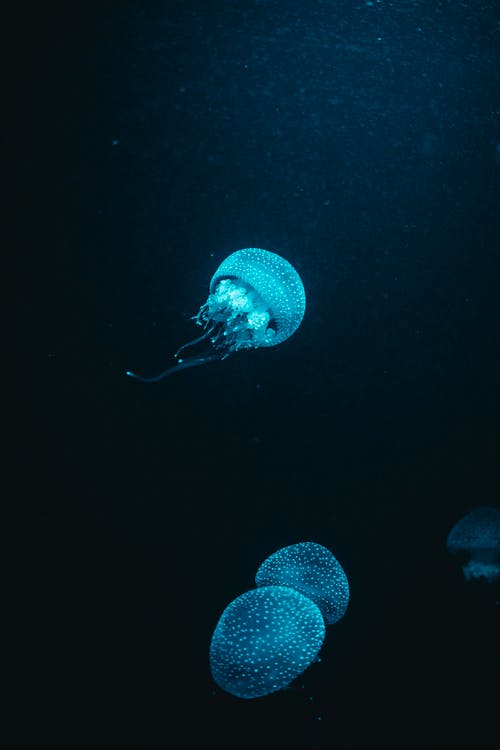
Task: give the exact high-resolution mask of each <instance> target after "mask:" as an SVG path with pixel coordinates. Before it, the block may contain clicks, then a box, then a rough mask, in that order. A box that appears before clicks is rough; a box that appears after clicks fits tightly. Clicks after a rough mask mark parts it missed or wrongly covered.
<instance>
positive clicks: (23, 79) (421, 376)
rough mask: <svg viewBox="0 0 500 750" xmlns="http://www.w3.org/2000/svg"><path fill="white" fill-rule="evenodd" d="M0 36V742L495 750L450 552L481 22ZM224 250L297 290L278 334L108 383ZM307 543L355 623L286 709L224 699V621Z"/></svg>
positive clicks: (463, 502) (34, 17) (457, 504)
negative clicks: (7, 289)
mask: <svg viewBox="0 0 500 750" xmlns="http://www.w3.org/2000/svg"><path fill="white" fill-rule="evenodd" d="M19 10H20V11H21V13H20V17H18V18H17V19H16V21H11V22H10V21H9V22H8V23H6V24H5V33H6V35H7V36H8V42H9V44H8V45H7V48H8V52H9V55H8V66H7V68H6V71H7V73H8V76H7V78H8V81H7V83H6V87H5V90H4V95H5V101H7V102H9V103H10V102H12V105H11V106H8V107H7V108H6V109H7V110H8V114H6V119H7V120H8V121H9V122H12V124H13V125H14V128H13V129H12V131H11V132H10V131H9V136H8V140H7V146H8V156H9V157H10V158H9V159H8V161H9V163H12V164H13V166H14V170H13V172H12V178H11V182H10V184H9V199H8V200H6V202H5V204H4V205H5V207H6V208H7V209H8V212H9V214H10V215H9V218H13V219H14V227H15V231H14V232H13V233H12V239H11V242H10V244H9V247H10V257H11V258H15V260H17V261H19V265H20V282H19V283H18V284H12V286H13V287H15V289H13V291H15V293H16V294H15V304H14V306H13V307H12V315H11V317H10V318H9V322H10V323H11V324H12V325H9V326H8V328H9V330H13V331H14V337H13V343H14V344H15V347H16V352H15V355H16V358H15V359H13V360H12V363H13V365H15V366H13V367H9V368H6V369H8V370H9V372H11V373H12V375H13V376H14V377H13V384H12V388H9V389H8V390H7V391H6V393H5V395H6V409H5V411H6V414H7V413H9V414H10V413H12V414H13V415H14V417H15V418H14V420H13V422H12V424H11V425H10V424H9V426H8V437H9V444H10V446H12V447H13V449H14V450H13V452H12V456H13V458H12V460H11V459H10V458H8V460H9V463H10V464H11V465H12V467H13V468H14V470H15V475H14V476H15V481H14V482H12V483H10V484H9V486H8V488H7V491H6V496H7V499H8V502H7V504H6V506H5V507H6V509H7V514H6V521H5V523H4V524H3V527H4V531H5V534H4V538H5V544H4V549H5V550H6V551H7V557H6V564H5V566H4V572H6V573H7V575H6V576H5V578H6V583H5V586H4V592H5V596H4V605H5V608H4V616H3V619H4V623H5V624H6V628H7V629H6V636H5V638H4V644H5V655H6V658H5V659H4V663H5V669H4V670H3V673H4V680H5V686H6V688H7V692H8V695H9V700H8V701H7V703H6V704H4V721H3V726H4V729H3V732H4V734H5V735H6V736H7V733H11V732H12V733H11V734H10V739H9V741H8V742H6V743H4V744H5V746H6V747H14V746H20V747H25V746H26V743H27V742H28V741H29V742H32V741H33V737H35V738H37V740H38V741H40V742H41V741H43V742H44V743H45V742H50V743H51V744H52V746H61V747H66V748H68V747H69V748H72V747H79V746H85V747H89V746H92V747H118V746H120V745H121V746H123V745H126V746H128V745H130V746H133V747H147V748H149V747H151V748H155V747H177V746H179V747H203V746H214V747H228V748H234V747H238V748H240V747H247V746H248V747H253V746H255V745H257V746H261V747H283V748H284V747H293V748H295V747H296V748H310V747H311V748H330V747H338V748H373V747H387V746H390V745H393V746H397V747H413V746H415V747H447V746H453V747H464V748H465V747H467V748H470V747H479V746H482V745H483V744H484V743H485V742H487V741H490V740H491V739H492V738H494V726H495V714H496V712H497V709H498V681H497V674H498V645H497V632H498V606H497V601H498V598H499V594H498V591H497V590H495V587H491V586H486V585H476V586H466V585H465V583H464V580H463V576H462V572H461V569H460V565H459V562H458V561H457V560H455V559H453V558H450V557H449V556H448V555H447V553H446V549H445V541H446V536H447V534H448V532H449V529H450V528H451V526H452V525H453V523H455V521H456V520H458V518H460V516H461V515H463V514H464V513H466V512H468V511H469V510H471V509H472V508H473V507H475V506H477V505H495V504H498V492H499V468H498V458H499V457H498V439H499V391H498V383H499V382H500V378H499V375H500V350H499V343H498V326H499V322H500V321H499V307H500V305H499V299H498V288H499V281H500V260H499V251H498V237H499V229H500V218H499V217H500V212H499V210H498V203H499V196H500V193H499V182H498V178H499V164H500V156H499V154H500V145H499V143H500V138H499V133H498V115H499V112H500V101H499V97H498V91H499V83H500V75H499V40H498V33H499V32H498V21H499V16H498V11H497V9H496V4H495V3H494V2H475V1H473V0H468V1H467V2H464V3H457V2H448V1H443V2H432V3H426V2H419V1H418V0H417V1H414V2H407V1H405V0H402V1H401V2H383V1H381V2H376V1H374V2H373V4H367V3H366V2H356V0H354V2H352V1H351V2H344V1H341V2H333V1H332V0H323V1H321V0H311V2H308V3H305V2H299V1H298V0H289V1H288V2H274V1H273V0H252V1H250V0H242V2H237V3H230V2H227V0H218V1H215V2H202V0H186V1H185V2H182V3H181V2H168V1H164V2H144V3H139V2H128V1H127V0H124V2H120V3H118V2H116V3H111V2H107V3H106V2H103V3H99V4H92V3H85V4H83V3H82V4H78V3H76V4H75V3H72V4H67V5H66V6H47V5H44V6H43V7H40V6H38V5H37V6H35V7H31V6H28V5H21V6H19ZM251 246H256V247H264V248H266V249H269V250H272V251H274V252H277V253H279V254H281V255H283V256H284V257H286V258H287V259H288V260H289V261H290V262H291V263H292V264H293V265H294V266H295V267H296V269H297V270H298V272H299V273H300V275H301V277H302V280H303V282H304V286H305V289H306V294H307V310H306V316H305V319H304V321H303V323H302V325H301V327H300V328H299V330H298V331H297V332H296V333H295V334H294V336H293V337H292V338H291V339H290V340H289V341H287V342H285V343H284V344H282V345H280V346H279V347H277V348H276V349H269V350H259V351H254V352H246V353H240V354H238V355H237V356H234V357H233V358H229V359H228V360H226V361H224V362H222V363H216V364H207V365H206V366H204V367H201V368H194V369H191V370H187V371H185V372H182V373H179V374H177V375H175V376H174V377H172V378H169V379H167V380H165V381H163V382H162V383H160V384H157V385H145V384H142V383H139V382H137V381H132V380H130V379H128V378H126V377H125V376H124V374H123V373H124V371H125V370H127V369H132V370H137V371H139V372H143V373H146V374H149V373H155V372H158V371H160V370H162V369H164V368H165V367H167V366H168V365H169V363H171V362H172V359H171V356H172V354H173V352H174V351H175V350H176V349H177V348H178V347H179V346H180V345H181V344H182V343H184V342H186V341H188V340H189V339H191V338H194V337H195V336H196V335H198V332H199V329H197V328H196V326H195V325H194V323H193V321H192V320H190V316H192V315H194V314H195V313H196V312H197V310H198V308H199V306H200V305H201V304H202V303H203V302H204V301H205V299H206V296H207V293H208V284H209V281H210V278H211V276H212V274H213V273H214V271H215V269H216V268H217V266H218V264H219V263H220V262H221V261H222V260H223V258H224V257H226V256H227V255H229V254H230V253H231V252H233V251H234V250H236V249H239V248H242V247H251ZM5 283H6V285H7V286H9V285H10V284H11V282H10V277H9V275H8V274H7V273H6V274H5ZM13 394H14V397H13ZM12 406H14V409H13V410H12V411H11V409H10V408H9V407H12ZM9 455H10V453H9ZM307 540H312V541H317V542H319V543H321V544H324V545H325V546H327V547H328V548H329V549H331V550H332V551H333V552H334V554H335V555H336V556H337V558H338V559H339V560H340V562H341V563H342V565H343V566H344V568H345V570H346V573H347V575H348V577H349V580H350V584H351V602H350V605H349V608H348V611H347V613H346V615H345V617H344V618H343V620H342V621H341V622H339V623H338V624H337V625H334V626H332V627H330V628H329V630H328V633H327V639H326V642H325V646H324V648H323V650H322V653H321V662H320V663H319V664H317V665H314V666H313V667H311V668H310V669H309V670H308V671H307V672H306V673H305V674H304V675H303V678H302V679H299V680H298V681H297V682H296V683H295V684H294V685H293V686H292V687H291V688H290V689H289V690H286V691H283V692H282V693H279V694H275V695H272V696H269V697H267V698H263V699H258V700H254V701H242V700H239V699H236V698H234V697H233V696H231V695H229V694H226V693H224V692H223V691H221V690H220V689H218V688H217V686H216V685H215V684H214V683H213V681H212V679H211V676H210V671H209V666H208V647H209V643H210V638H211V634H212V632H213V629H214V627H215V625H216V623H217V620H218V617H219V616H220V614H221V612H222V610H223V609H224V607H225V606H227V604H229V602H230V601H231V600H232V599H233V598H234V597H235V596H237V595H239V594H240V593H242V592H243V591H246V590H248V589H250V588H252V586H253V583H254V581H253V577H254V575H255V572H256V570H257V567H258V566H259V564H260V563H261V562H262V561H263V560H264V558H265V557H266V556H267V555H269V554H270V553H272V552H274V551H275V550H277V549H278V548H280V547H281V546H284V545H287V544H292V543H294V542H298V541H307Z"/></svg>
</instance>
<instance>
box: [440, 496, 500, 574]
mask: <svg viewBox="0 0 500 750" xmlns="http://www.w3.org/2000/svg"><path fill="white" fill-rule="evenodd" d="M446 548H447V550H448V552H450V553H451V554H453V555H457V556H459V557H461V558H462V559H463V560H464V563H463V565H462V570H463V573H464V576H465V580H466V581H477V580H484V581H486V582H487V583H492V582H493V581H495V580H497V579H498V578H500V510H498V509H497V508H492V507H489V506H481V507H479V508H475V509H474V510H473V511H471V512H470V513H468V514H467V515H466V516H464V517H463V518H461V519H460V520H459V521H457V523H456V524H455V525H454V526H453V528H452V529H451V531H450V533H449V534H448V538H447V540H446Z"/></svg>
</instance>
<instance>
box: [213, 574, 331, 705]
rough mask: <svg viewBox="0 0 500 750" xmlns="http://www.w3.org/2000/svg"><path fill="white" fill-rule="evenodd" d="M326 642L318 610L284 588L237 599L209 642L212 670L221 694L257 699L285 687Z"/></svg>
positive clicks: (265, 588) (261, 590)
mask: <svg viewBox="0 0 500 750" xmlns="http://www.w3.org/2000/svg"><path fill="white" fill-rule="evenodd" d="M324 638H325V623H324V621H323V616H322V614H321V612H320V610H319V608H318V607H317V606H316V605H315V604H314V602H312V601H311V599H308V598H307V597H306V596H303V595H302V594H300V593H299V592H298V591H295V590H294V589H291V588H288V587H286V586H263V587H262V588H258V589H252V590H251V591H248V592H247V593H245V594H242V595H241V596H238V597H237V598H236V599H235V600H234V601H232V602H231V604H229V605H228V606H227V607H226V609H225V610H224V612H223V613H222V615H221V617H220V619H219V622H218V623H217V626H216V628H215V631H214V634H213V636H212V641H211V644H210V669H211V672H212V676H213V678H214V680H215V682H216V683H217V685H219V687H221V688H222V689H223V690H226V691H227V692H228V693H231V694H232V695H235V696H237V697H238V698H260V697H261V696H264V695H269V694H270V693H274V692H276V691H278V690H282V689H283V688H286V687H287V686H288V685H290V683H291V682H292V681H293V680H294V679H295V678H296V677H298V676H299V675H300V674H302V672H304V670H305V669H307V667H308V666H309V665H310V664H311V663H312V662H313V661H315V660H316V659H317V656H318V653H319V651H320V649H321V646H322V645H323V640H324Z"/></svg>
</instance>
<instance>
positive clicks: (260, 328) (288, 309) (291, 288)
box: [126, 247, 306, 382]
mask: <svg viewBox="0 0 500 750" xmlns="http://www.w3.org/2000/svg"><path fill="white" fill-rule="evenodd" d="M209 291H210V293H209V295H208V299H207V301H206V302H205V303H204V304H203V305H202V306H201V307H200V309H199V311H198V314H197V315H195V316H194V320H195V321H196V323H197V324H198V325H200V326H203V328H204V329H205V333H203V334H202V335H201V336H199V337H198V338H196V339H194V340H193V341H190V342H188V343H187V344H184V346H181V348H180V349H179V350H178V351H177V352H176V354H175V357H176V359H177V364H176V365H174V366H173V367H170V368H168V369H167V370H164V371H163V372H162V373H160V375H156V376H154V377H151V378H145V377H143V376H141V375H136V373H133V372H130V370H127V372H126V374H127V375H129V376H130V377H133V378H136V379H137V380H144V381H148V382H157V381H158V380H163V378H165V377H167V375H170V374H172V373H173V372H178V371H179V370H183V369H186V368H188V367H195V366H197V365H200V364H204V363H205V362H211V361H214V360H217V359H225V358H226V357H227V356H229V355H230V354H232V353H234V352H237V351H241V350H242V349H258V348H261V347H269V346H276V344H281V342H282V341H285V340H286V339H288V338H289V337H290V336H291V335H292V334H293V333H294V332H295V331H296V330H297V328H298V327H299V325H300V324H301V322H302V319H303V317H304V312H305V308H306V295H305V291H304V286H303V284H302V281H301V279H300V276H299V274H298V273H297V271H296V270H295V268H294V267H293V266H292V265H291V264H290V263H289V262H288V261H287V260H285V259H284V258H282V257H281V256H280V255H277V254H276V253H272V252H270V251H269V250H263V249H262V248H258V247H247V248H244V249H243V250H237V251H236V252H234V253H232V254H231V255H229V256H228V257H227V258H226V259H225V260H223V261H222V263H221V264H220V266H219V267H218V268H217V270H216V272H215V273H214V275H213V276H212V279H211V281H210V290H209ZM201 342H204V343H205V344H206V343H207V342H209V343H210V347H211V350H210V351H209V352H208V353H207V352H202V353H200V354H198V355H196V356H192V357H191V358H189V359H183V358H179V355H180V353H181V352H183V351H184V350H185V349H186V348H188V347H192V346H195V345H198V344H200V343H201ZM214 351H215V353H214Z"/></svg>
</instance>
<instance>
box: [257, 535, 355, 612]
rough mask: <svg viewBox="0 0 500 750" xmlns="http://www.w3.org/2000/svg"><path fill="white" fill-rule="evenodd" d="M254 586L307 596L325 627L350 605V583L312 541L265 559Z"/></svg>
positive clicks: (336, 562)
mask: <svg viewBox="0 0 500 750" xmlns="http://www.w3.org/2000/svg"><path fill="white" fill-rule="evenodd" d="M255 582H256V584H257V586H270V585H271V586H290V587H291V588H293V589H295V591H298V592H300V593H301V594H304V595H305V596H307V597H309V599H311V600H312V601H313V602H314V603H315V604H316V605H317V606H318V607H319V609H320V611H321V613H322V615H323V617H324V618H325V622H326V624H327V625H332V624H333V623H335V622H338V620H340V618H341V617H343V615H344V613H345V611H346V609H347V604H348V602H349V582H348V580H347V576H346V574H345V573H344V570H343V568H342V566H341V565H340V563H339V562H338V561H337V560H336V558H335V557H334V556H333V554H332V553H331V552H330V550H329V549H327V548H326V547H323V546H322V545H321V544H316V543H315V542H300V543H299V544H292V545H290V546H289V547H283V548H282V549H279V550H278V551H277V552H274V554H272V555H271V556H270V557H268V558H267V559H266V560H264V562H263V563H262V565H261V566H260V568H259V569H258V571H257V574H256V576H255Z"/></svg>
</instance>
